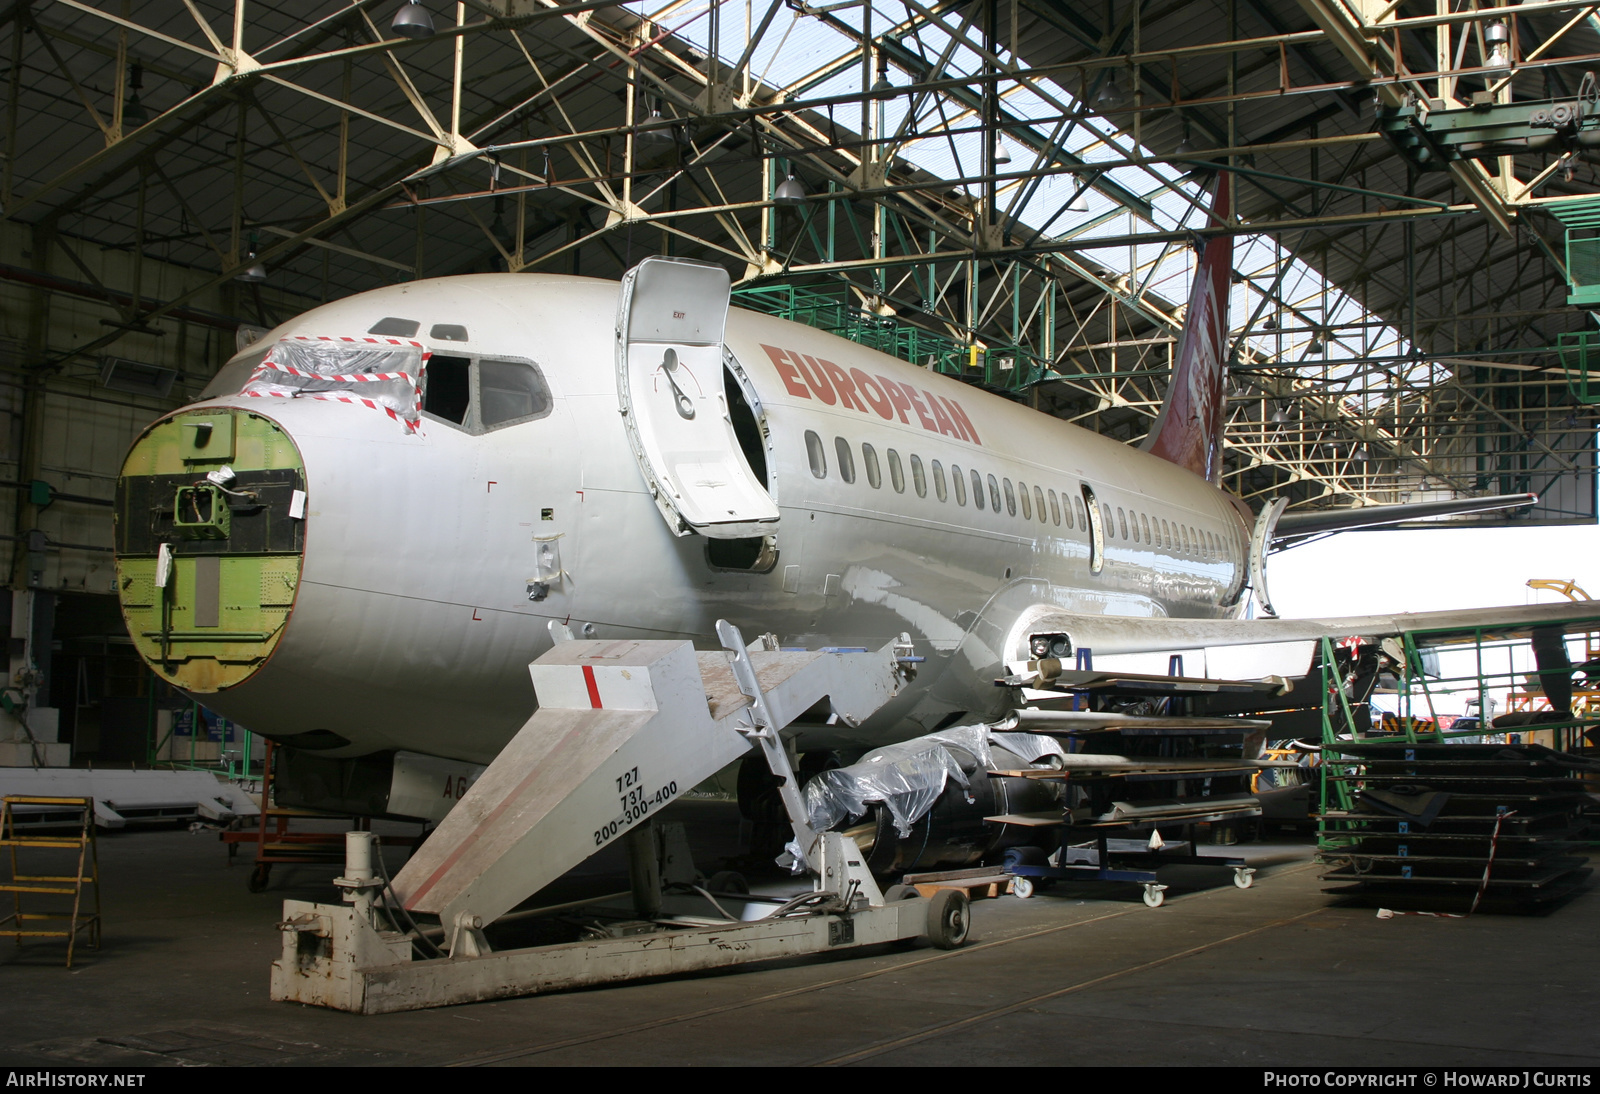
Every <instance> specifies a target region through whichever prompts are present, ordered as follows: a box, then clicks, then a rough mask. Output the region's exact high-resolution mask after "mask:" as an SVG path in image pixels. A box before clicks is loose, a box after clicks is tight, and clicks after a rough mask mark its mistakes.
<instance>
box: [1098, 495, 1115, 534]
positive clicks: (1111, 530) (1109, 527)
mask: <svg viewBox="0 0 1600 1094" xmlns="http://www.w3.org/2000/svg"><path fill="white" fill-rule="evenodd" d="M1100 512H1101V515H1102V516H1104V517H1105V521H1104V524H1105V530H1106V538H1107V539H1110V538H1111V537H1112V536H1114V535H1116V534H1117V526H1116V525H1115V524H1112V523H1111V506H1109V505H1106V504H1104V503H1102V504H1101V506H1100Z"/></svg>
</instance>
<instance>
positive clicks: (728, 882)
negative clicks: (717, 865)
mask: <svg viewBox="0 0 1600 1094" xmlns="http://www.w3.org/2000/svg"><path fill="white" fill-rule="evenodd" d="M706 888H707V889H710V890H711V891H712V892H713V893H737V894H739V895H741V896H749V895H750V883H749V882H748V881H746V880H745V879H744V875H743V874H741V873H739V871H737V870H722V871H719V872H718V873H715V874H712V875H711V880H710V881H708V882H706Z"/></svg>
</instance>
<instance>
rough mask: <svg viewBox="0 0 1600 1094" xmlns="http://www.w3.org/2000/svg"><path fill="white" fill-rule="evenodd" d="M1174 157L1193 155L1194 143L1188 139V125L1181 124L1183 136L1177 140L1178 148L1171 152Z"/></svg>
mask: <svg viewBox="0 0 1600 1094" xmlns="http://www.w3.org/2000/svg"><path fill="white" fill-rule="evenodd" d="M1172 154H1173V155H1174V156H1192V155H1194V142H1193V141H1191V140H1190V139H1189V123H1188V122H1184V123H1183V136H1182V137H1181V138H1179V140H1178V147H1176V148H1174V149H1173V150H1172Z"/></svg>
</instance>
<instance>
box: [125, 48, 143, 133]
mask: <svg viewBox="0 0 1600 1094" xmlns="http://www.w3.org/2000/svg"><path fill="white" fill-rule="evenodd" d="M142 87H144V66H143V65H141V64H139V63H138V62H135V63H134V65H133V69H132V71H131V72H130V73H129V75H128V90H129V91H131V92H133V94H131V95H129V96H128V101H127V102H126V103H125V104H123V107H122V122H123V126H124V128H132V129H138V128H139V127H140V126H141V125H143V124H144V123H145V122H147V121H149V120H150V111H148V110H146V109H145V108H144V104H143V103H141V102H140V101H139V89H140V88H142Z"/></svg>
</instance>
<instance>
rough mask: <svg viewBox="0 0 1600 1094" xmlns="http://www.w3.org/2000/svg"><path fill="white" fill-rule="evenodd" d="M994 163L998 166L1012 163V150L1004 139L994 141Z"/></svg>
mask: <svg viewBox="0 0 1600 1094" xmlns="http://www.w3.org/2000/svg"><path fill="white" fill-rule="evenodd" d="M994 162H995V163H996V164H1001V163H1010V162H1011V149H1010V148H1009V147H1007V146H1006V139H1005V138H1004V137H996V138H995V139H994Z"/></svg>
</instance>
